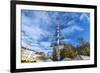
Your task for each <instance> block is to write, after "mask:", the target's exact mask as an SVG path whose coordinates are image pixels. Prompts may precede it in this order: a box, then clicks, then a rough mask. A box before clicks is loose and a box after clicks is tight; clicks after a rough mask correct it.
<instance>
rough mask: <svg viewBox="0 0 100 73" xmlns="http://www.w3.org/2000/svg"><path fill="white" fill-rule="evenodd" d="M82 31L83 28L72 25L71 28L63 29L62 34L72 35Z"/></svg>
mask: <svg viewBox="0 0 100 73" xmlns="http://www.w3.org/2000/svg"><path fill="white" fill-rule="evenodd" d="M83 30H84V29H83V28H81V27H79V26H77V25H73V26H70V27H68V28H65V29H63V30H62V32H63V33H64V34H68V33H74V32H78V31H83Z"/></svg>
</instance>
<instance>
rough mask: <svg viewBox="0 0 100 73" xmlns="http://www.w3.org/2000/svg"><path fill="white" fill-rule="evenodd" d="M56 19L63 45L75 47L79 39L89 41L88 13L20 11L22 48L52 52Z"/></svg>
mask: <svg viewBox="0 0 100 73" xmlns="http://www.w3.org/2000/svg"><path fill="white" fill-rule="evenodd" d="M56 17H59V18H60V20H59V24H60V28H61V33H62V35H63V36H64V39H63V41H64V42H65V43H69V42H70V43H71V44H73V45H74V46H76V45H77V39H78V38H80V37H82V38H84V39H85V40H86V41H88V42H89V41H90V14H89V13H85V12H81V13H79V12H55V11H35V10H21V26H22V28H21V34H22V37H21V39H22V46H24V47H28V48H30V49H33V50H36V51H44V52H45V53H48V52H52V48H51V47H50V44H51V40H52V37H53V34H54V32H55V26H56V24H57V21H56Z"/></svg>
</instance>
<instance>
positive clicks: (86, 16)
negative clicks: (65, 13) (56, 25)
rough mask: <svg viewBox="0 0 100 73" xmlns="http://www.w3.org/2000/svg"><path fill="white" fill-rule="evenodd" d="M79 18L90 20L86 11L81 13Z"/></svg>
mask: <svg viewBox="0 0 100 73" xmlns="http://www.w3.org/2000/svg"><path fill="white" fill-rule="evenodd" d="M80 20H87V21H88V22H89V21H90V18H89V16H88V15H87V14H86V13H83V14H81V16H80Z"/></svg>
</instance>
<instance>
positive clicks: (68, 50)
mask: <svg viewBox="0 0 100 73" xmlns="http://www.w3.org/2000/svg"><path fill="white" fill-rule="evenodd" d="M76 55H77V51H76V49H75V47H74V46H72V44H70V43H69V44H67V45H66V46H65V48H64V49H63V50H61V57H62V58H74V57H75V56H76Z"/></svg>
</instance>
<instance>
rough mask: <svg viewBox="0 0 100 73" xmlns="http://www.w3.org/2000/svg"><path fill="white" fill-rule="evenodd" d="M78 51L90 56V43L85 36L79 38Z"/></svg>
mask: <svg viewBox="0 0 100 73" xmlns="http://www.w3.org/2000/svg"><path fill="white" fill-rule="evenodd" d="M77 48H78V52H79V54H80V55H85V56H90V43H89V42H86V41H85V40H84V39H83V38H79V39H78V47H77Z"/></svg>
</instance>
